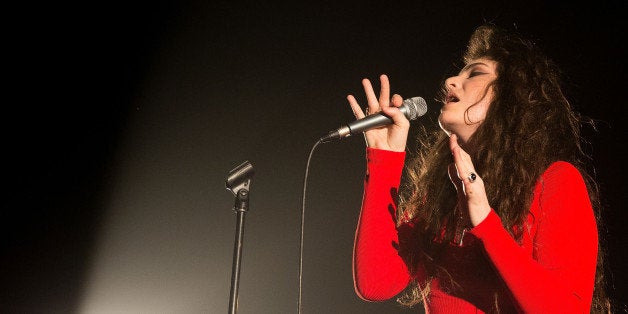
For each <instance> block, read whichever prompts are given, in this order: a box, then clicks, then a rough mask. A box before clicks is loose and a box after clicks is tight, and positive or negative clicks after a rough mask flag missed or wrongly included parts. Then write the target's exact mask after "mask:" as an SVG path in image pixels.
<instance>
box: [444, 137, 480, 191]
mask: <svg viewBox="0 0 628 314" xmlns="http://www.w3.org/2000/svg"><path fill="white" fill-rule="evenodd" d="M449 149H450V150H451V153H452V154H453V156H454V163H455V165H456V169H457V173H458V178H459V179H460V180H462V181H463V182H468V183H473V182H475V180H477V179H478V177H477V174H476V173H475V168H474V167H473V162H472V161H471V156H469V154H467V152H465V151H464V150H463V149H462V148H461V147H460V145H458V136H456V134H451V136H450V137H449Z"/></svg>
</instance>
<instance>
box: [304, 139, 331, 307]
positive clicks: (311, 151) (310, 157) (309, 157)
mask: <svg viewBox="0 0 628 314" xmlns="http://www.w3.org/2000/svg"><path fill="white" fill-rule="evenodd" d="M323 141H324V140H323V138H321V139H319V140H318V141H316V143H314V146H312V149H311V150H310V155H309V156H308V157H307V164H306V165H305V178H303V195H302V197H301V199H302V203H301V232H300V236H299V237H300V238H299V301H298V303H297V306H298V310H297V313H299V314H301V310H302V305H301V299H302V295H303V294H302V291H303V234H304V226H305V191H306V190H307V175H308V173H309V171H310V161H311V160H312V154H313V153H314V150H315V149H316V147H317V146H318V145H319V144H320V143H323Z"/></svg>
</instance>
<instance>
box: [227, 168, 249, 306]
mask: <svg viewBox="0 0 628 314" xmlns="http://www.w3.org/2000/svg"><path fill="white" fill-rule="evenodd" d="M252 176H253V165H251V163H249V162H248V161H245V162H244V163H242V164H241V165H239V166H238V167H236V168H235V169H233V170H231V171H230V172H229V176H228V177H227V181H226V183H225V186H226V188H227V190H229V191H231V192H232V193H233V194H234V196H235V204H234V206H233V210H234V211H235V212H236V233H235V241H234V245H233V265H232V268H231V292H230V295H229V313H230V314H235V313H236V312H237V310H238V288H239V284H240V266H241V264H242V243H243V239H244V217H245V214H246V213H247V211H248V210H249V186H250V184H251V177H252Z"/></svg>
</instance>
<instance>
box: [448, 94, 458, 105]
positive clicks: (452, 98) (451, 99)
mask: <svg viewBox="0 0 628 314" xmlns="http://www.w3.org/2000/svg"><path fill="white" fill-rule="evenodd" d="M446 100H447V102H448V103H450V102H459V101H460V99H458V97H457V96H456V95H454V94H453V93H450V94H447V98H446Z"/></svg>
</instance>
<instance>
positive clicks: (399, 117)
mask: <svg viewBox="0 0 628 314" xmlns="http://www.w3.org/2000/svg"><path fill="white" fill-rule="evenodd" d="M379 80H380V86H381V88H380V92H379V98H378V97H377V96H376V95H375V92H374V91H373V86H372V85H371V82H370V81H369V80H368V79H363V80H362V85H363V86H364V92H365V93H366V100H367V102H368V106H367V112H366V114H374V113H377V112H379V111H381V112H382V113H383V114H385V115H387V116H388V117H390V118H391V119H392V120H393V123H392V124H390V125H387V126H385V127H380V128H375V129H371V130H368V131H366V132H364V137H365V139H366V145H367V146H368V147H371V148H377V149H384V150H390V151H396V152H403V151H405V149H406V141H407V139H408V130H409V129H410V121H408V119H407V118H406V116H405V115H404V114H403V113H402V112H401V111H400V110H399V106H401V105H402V104H403V98H401V96H399V95H397V94H395V95H393V96H392V97H390V83H389V81H388V76H386V75H385V74H383V75H381V76H380V77H379ZM347 100H349V104H350V105H351V109H352V110H353V114H354V115H355V117H356V118H357V119H362V118H364V117H365V116H366V114H365V113H364V111H362V108H360V105H359V104H358V102H357V101H356V99H355V97H353V95H349V96H347Z"/></svg>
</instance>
